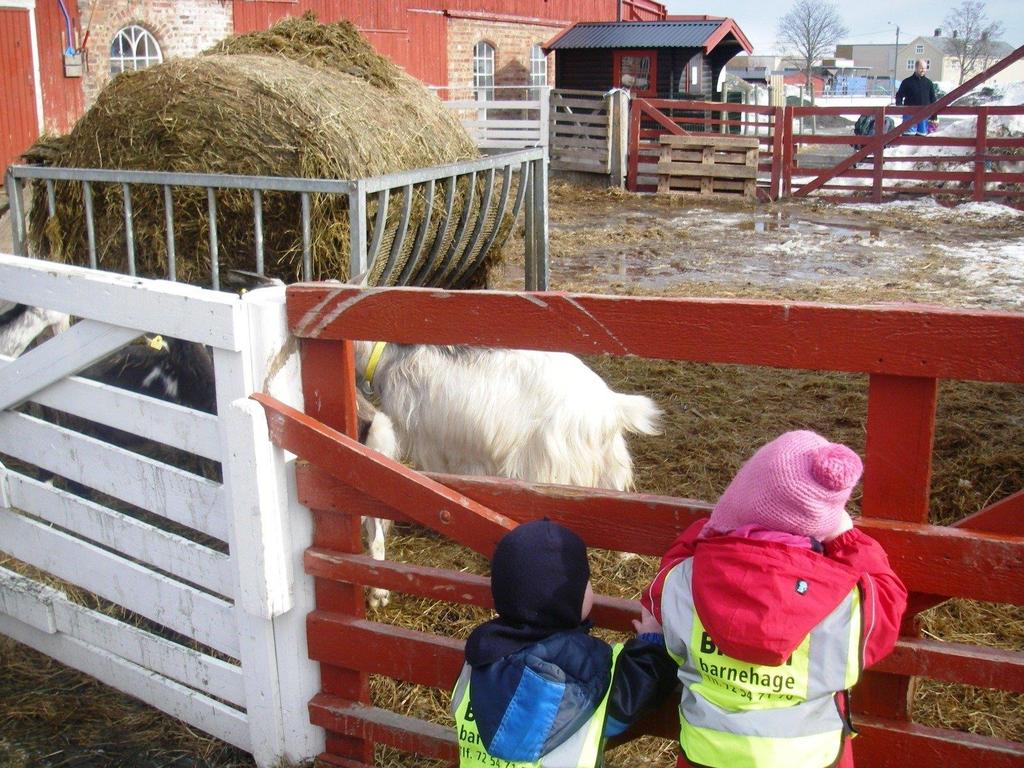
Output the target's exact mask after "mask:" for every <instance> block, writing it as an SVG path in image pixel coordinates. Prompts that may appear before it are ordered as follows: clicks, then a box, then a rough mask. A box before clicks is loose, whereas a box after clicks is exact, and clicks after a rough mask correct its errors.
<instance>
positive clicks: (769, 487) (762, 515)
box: [708, 430, 864, 540]
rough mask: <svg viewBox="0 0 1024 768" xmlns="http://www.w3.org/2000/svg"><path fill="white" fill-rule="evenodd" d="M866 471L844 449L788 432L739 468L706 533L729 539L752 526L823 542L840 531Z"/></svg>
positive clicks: (810, 434)
mask: <svg viewBox="0 0 1024 768" xmlns="http://www.w3.org/2000/svg"><path fill="white" fill-rule="evenodd" d="M863 469H864V465H863V464H862V463H861V460H860V457H859V456H858V455H857V454H856V453H854V452H853V451H852V450H850V449H849V448H847V447H846V446H845V445H840V444H838V443H830V442H829V441H828V440H826V439H825V438H824V437H822V436H821V435H818V434H816V433H814V432H809V431H806V430H801V431H796V432H786V433H785V434H784V435H781V436H779V437H777V438H775V439H774V440H772V441H771V442H770V443H768V444H767V445H764V446H762V447H761V448H760V449H759V450H758V451H757V453H755V454H754V455H753V456H751V457H750V459H749V460H748V461H747V463H746V464H744V465H743V466H742V467H740V471H739V472H737V473H736V477H734V478H733V479H732V482H731V483H729V487H728V488H726V489H725V493H723V494H722V497H721V498H720V499H719V500H718V503H717V504H716V505H715V509H714V511H713V512H712V513H711V520H710V521H709V522H708V527H709V528H711V529H712V530H714V531H717V532H719V533H728V532H729V531H734V530H736V529H737V528H742V527H743V526H744V525H751V524H754V525H759V526H761V527H762V528H769V529H771V530H775V531H785V532H787V533H793V534H797V535H800V536H812V537H814V538H815V539H819V540H820V539H825V538H827V537H828V536H829V535H831V534H832V533H833V532H834V531H835V530H836V529H837V528H838V527H839V521H840V518H841V516H842V513H843V510H844V508H845V506H846V502H847V500H848V499H849V498H850V492H851V491H852V490H853V487H854V486H855V485H856V484H857V481H858V480H859V479H860V475H861V472H862V471H863Z"/></svg>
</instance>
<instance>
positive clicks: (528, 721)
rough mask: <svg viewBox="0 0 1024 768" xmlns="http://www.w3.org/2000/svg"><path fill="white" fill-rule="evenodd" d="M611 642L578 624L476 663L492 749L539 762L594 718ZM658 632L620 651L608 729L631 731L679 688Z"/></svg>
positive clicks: (483, 722)
mask: <svg viewBox="0 0 1024 768" xmlns="http://www.w3.org/2000/svg"><path fill="white" fill-rule="evenodd" d="M611 662H612V649H611V647H610V646H609V645H608V644H607V643H605V642H604V641H603V640H600V639H598V638H596V637H591V636H590V635H589V634H587V632H586V629H583V628H580V629H575V630H569V631H565V632H558V633H556V634H553V635H550V636H549V637H546V638H544V639H542V640H539V641H537V642H535V643H533V644H532V645H528V646H526V647H525V648H522V649H521V650H519V651H517V652H515V653H512V654H509V655H508V656H504V657H501V658H499V659H498V660H496V661H493V662H491V663H489V664H483V665H480V666H474V667H473V668H472V673H471V678H470V694H471V703H472V706H473V713H474V717H475V719H476V725H477V728H478V730H479V732H480V736H481V738H482V739H483V742H484V745H485V746H486V748H487V752H488V753H489V754H491V755H494V756H495V757H500V758H502V759H505V760H511V761H518V762H534V761H537V760H538V759H540V757H541V756H542V755H545V754H547V753H548V752H550V751H551V750H553V749H555V748H556V747H557V746H558V745H559V744H561V743H562V742H563V741H565V740H566V739H567V738H569V737H570V736H571V735H572V734H573V733H575V732H576V731H577V730H579V728H580V727H581V726H582V725H583V723H585V722H586V721H587V720H589V719H590V718H591V716H592V715H593V713H594V711H595V710H596V709H597V707H598V705H599V704H600V702H601V699H602V698H603V697H604V694H605V691H606V690H607V688H608V684H609V677H610V673H611ZM674 675H675V663H674V662H673V661H672V659H671V657H669V655H668V653H667V652H666V650H665V644H664V641H663V639H662V636H661V635H654V634H647V635H641V636H639V637H637V638H635V639H633V640H630V641H628V642H627V643H626V644H625V647H624V648H623V649H622V652H621V653H620V654H619V657H618V661H617V663H616V666H615V678H614V680H612V681H611V683H612V691H611V696H610V697H609V701H608V710H607V713H606V716H605V729H604V736H605V737H606V738H608V737H612V736H616V735H618V734H620V733H622V732H623V731H625V730H626V728H628V727H629V726H630V725H632V724H633V722H635V721H636V719H637V718H638V717H639V716H640V714H641V712H642V711H643V710H644V709H645V708H647V707H649V706H653V705H656V704H657V703H658V702H659V701H660V700H661V699H662V698H664V697H665V696H667V695H668V693H670V692H671V691H672V690H673V688H674V687H675V684H676V680H675V677H674Z"/></svg>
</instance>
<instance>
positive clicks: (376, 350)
mask: <svg viewBox="0 0 1024 768" xmlns="http://www.w3.org/2000/svg"><path fill="white" fill-rule="evenodd" d="M387 345H388V343H387V342H386V341H377V342H374V345H373V349H372V350H371V351H370V359H369V360H368V361H367V363H366V373H365V374H364V376H363V378H365V379H366V386H370V385H371V384H373V374H375V373H376V372H377V363H379V362H380V357H381V355H383V354H384V347H386V346H387Z"/></svg>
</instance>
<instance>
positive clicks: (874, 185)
mask: <svg viewBox="0 0 1024 768" xmlns="http://www.w3.org/2000/svg"><path fill="white" fill-rule="evenodd" d="M882 130H885V107H877V108H876V109H875V128H874V132H875V133H878V131H882ZM884 159H885V147H879V148H878V149H876V150H875V156H874V165H873V166H872V176H871V202H873V203H880V202H882V174H883V173H884V171H885V163H884Z"/></svg>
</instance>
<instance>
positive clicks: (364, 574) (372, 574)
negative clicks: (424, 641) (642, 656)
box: [305, 547, 639, 632]
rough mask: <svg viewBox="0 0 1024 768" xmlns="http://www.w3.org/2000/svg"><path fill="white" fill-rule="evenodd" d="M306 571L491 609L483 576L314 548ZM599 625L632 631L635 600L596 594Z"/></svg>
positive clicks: (595, 613)
mask: <svg viewBox="0 0 1024 768" xmlns="http://www.w3.org/2000/svg"><path fill="white" fill-rule="evenodd" d="M305 564H306V573H308V574H310V575H311V576H315V577H317V578H321V579H329V580H331V581H343V582H346V583H350V584H364V585H372V586H376V587H383V588H385V589H389V590H391V591H393V592H402V593H403V594H407V595H416V596H418V597H427V598H431V599H434V600H447V601H448V602H453V603H462V604H464V605H477V606H482V607H485V608H492V607H493V606H494V602H493V600H492V599H491V588H490V580H489V579H487V578H486V577H484V576H476V575H474V574H469V573H462V572H459V571H446V570H442V569H439V568H430V567H428V566H421V565H413V564H410V563H396V562H393V561H391V560H374V559H373V558H372V557H368V556H367V555H353V554H345V553H342V552H332V551H330V550H327V549H320V548H317V547H313V548H310V549H307V550H306V554H305ZM590 618H591V619H592V620H593V622H594V623H595V624H596V625H597V626H600V627H608V628H609V629H616V630H619V631H620V632H631V631H633V624H632V621H633V619H637V618H639V612H638V609H637V606H636V602H635V601H633V600H625V599H622V598H615V597H608V596H605V595H597V596H595V599H594V610H593V612H592V613H591V617H590Z"/></svg>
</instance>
